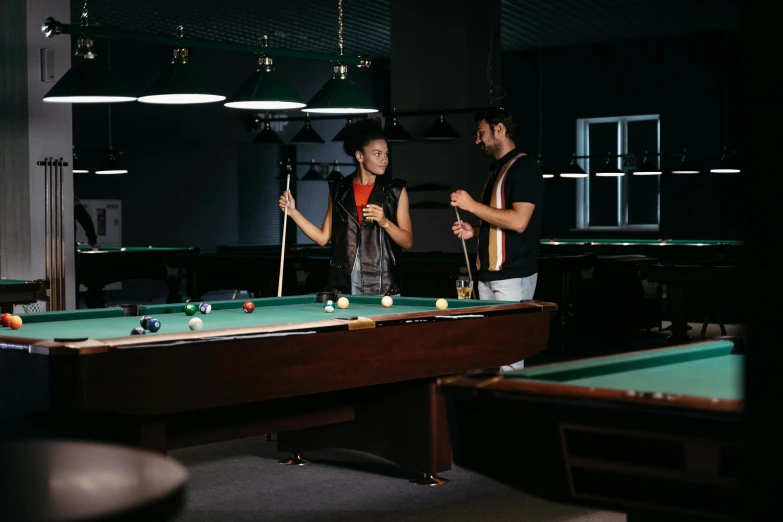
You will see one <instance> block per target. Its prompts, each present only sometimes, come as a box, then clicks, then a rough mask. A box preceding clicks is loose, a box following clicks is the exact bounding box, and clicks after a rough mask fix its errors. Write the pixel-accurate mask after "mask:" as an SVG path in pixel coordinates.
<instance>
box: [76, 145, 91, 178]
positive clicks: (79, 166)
mask: <svg viewBox="0 0 783 522" xmlns="http://www.w3.org/2000/svg"><path fill="white" fill-rule="evenodd" d="M73 173H74V174H89V173H90V171H89V170H87V169H85V168H84V165H83V164H82V162H81V161H80V160H79V158H78V156H77V155H76V147H73Z"/></svg>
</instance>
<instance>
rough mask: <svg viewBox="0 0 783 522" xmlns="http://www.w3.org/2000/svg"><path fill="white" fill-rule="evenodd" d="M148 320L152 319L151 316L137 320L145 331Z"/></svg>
mask: <svg viewBox="0 0 783 522" xmlns="http://www.w3.org/2000/svg"><path fill="white" fill-rule="evenodd" d="M150 319H152V317H151V316H149V315H145V316H144V317H142V318H141V319H140V320H139V323H140V324H141V327H142V328H144V329H145V330H146V329H147V321H149V320H150Z"/></svg>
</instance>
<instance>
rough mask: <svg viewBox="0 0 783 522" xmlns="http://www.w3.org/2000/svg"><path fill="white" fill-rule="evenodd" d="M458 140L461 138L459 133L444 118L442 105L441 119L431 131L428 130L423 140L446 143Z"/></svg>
mask: <svg viewBox="0 0 783 522" xmlns="http://www.w3.org/2000/svg"><path fill="white" fill-rule="evenodd" d="M457 138H459V133H457V131H455V130H454V128H453V127H452V126H451V125H449V124H448V123H447V122H446V120H445V118H444V117H443V105H441V106H440V117H439V118H438V121H436V122H435V124H434V125H433V126H432V127H430V130H428V131H427V133H426V134H425V135H424V136H422V138H421V139H423V140H433V141H435V140H437V141H445V140H455V139H457Z"/></svg>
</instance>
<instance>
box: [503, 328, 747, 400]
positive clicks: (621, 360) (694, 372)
mask: <svg viewBox="0 0 783 522" xmlns="http://www.w3.org/2000/svg"><path fill="white" fill-rule="evenodd" d="M733 348H734V345H733V343H731V342H730V341H723V340H721V341H713V342H708V343H699V344H695V345H689V346H677V347H673V348H662V349H658V350H650V351H646V352H637V353H631V354H623V355H616V356H610V357H601V358H596V359H587V360H584V361H573V362H570V363H564V364H558V365H552V366H542V367H538V368H536V367H533V368H529V369H526V370H520V371H518V372H510V373H507V374H506V376H505V377H506V378H507V379H513V380H535V381H542V382H552V383H558V384H565V385H571V386H587V387H594V388H603V389H612V390H634V391H637V392H650V393H656V392H658V393H664V394H673V395H692V396H697V397H706V398H717V399H732V400H742V398H743V373H744V361H745V359H744V356H743V355H736V354H732V353H731V351H732V349H733Z"/></svg>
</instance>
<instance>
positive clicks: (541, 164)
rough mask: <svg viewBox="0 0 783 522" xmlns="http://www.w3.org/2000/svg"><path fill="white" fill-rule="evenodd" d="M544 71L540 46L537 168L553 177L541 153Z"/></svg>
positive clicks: (548, 176) (542, 149) (545, 175)
mask: <svg viewBox="0 0 783 522" xmlns="http://www.w3.org/2000/svg"><path fill="white" fill-rule="evenodd" d="M543 86H544V71H543V65H542V64H541V48H540V47H539V48H538V168H540V169H541V175H542V176H543V177H544V178H546V179H549V178H554V177H555V175H554V174H552V171H551V170H549V169H548V168H547V166H546V165H544V158H543V156H542V153H543V151H544V108H543V103H542V101H543V94H544V93H543V91H544V88H543Z"/></svg>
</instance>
